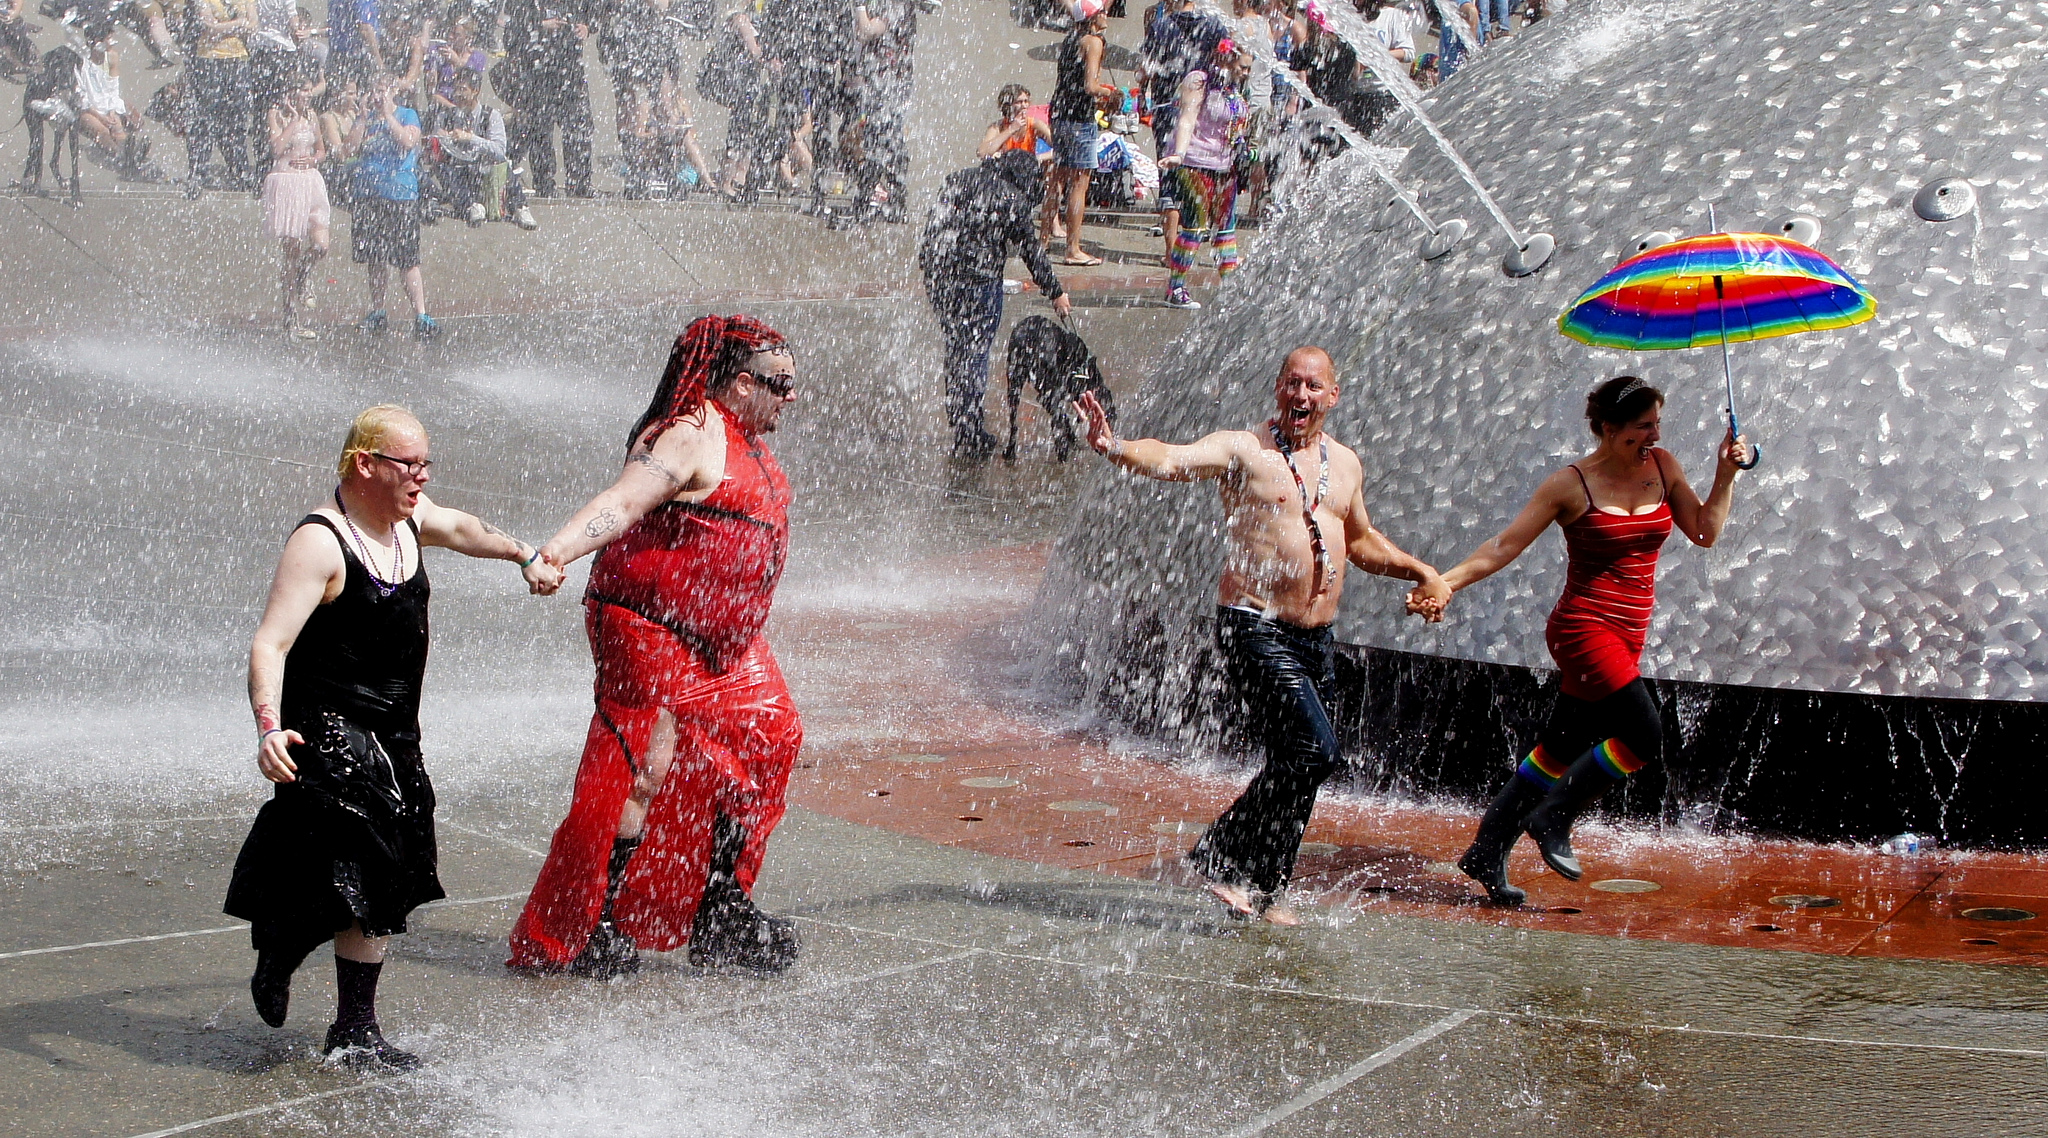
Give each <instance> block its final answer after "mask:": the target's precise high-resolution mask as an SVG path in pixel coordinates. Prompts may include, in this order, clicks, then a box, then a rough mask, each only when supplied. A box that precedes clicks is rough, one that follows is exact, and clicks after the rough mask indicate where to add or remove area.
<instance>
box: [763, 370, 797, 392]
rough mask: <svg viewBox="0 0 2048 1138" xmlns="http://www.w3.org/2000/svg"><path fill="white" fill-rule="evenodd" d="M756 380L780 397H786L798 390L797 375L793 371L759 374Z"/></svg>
mask: <svg viewBox="0 0 2048 1138" xmlns="http://www.w3.org/2000/svg"><path fill="white" fill-rule="evenodd" d="M754 382H755V383H758V384H760V385H761V386H762V387H765V388H767V389H768V390H769V391H770V392H771V393H773V394H774V395H775V396H777V397H778V398H781V397H786V396H788V395H789V393H790V392H792V391H794V390H796V375H795V374H794V373H791V372H786V371H785V372H777V373H776V374H774V375H757V376H755V377H754Z"/></svg>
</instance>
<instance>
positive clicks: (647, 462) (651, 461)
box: [626, 450, 683, 490]
mask: <svg viewBox="0 0 2048 1138" xmlns="http://www.w3.org/2000/svg"><path fill="white" fill-rule="evenodd" d="M626 461H627V462H637V463H639V464H640V465H642V466H644V467H646V468H647V469H649V470H651V471H653V472H654V473H656V474H659V475H661V477H662V478H663V479H664V480H665V481H667V482H668V484H669V485H671V486H673V487H675V488H676V489H678V490H680V489H682V487H683V480H682V479H680V478H677V477H676V472H675V471H673V470H670V469H669V468H668V467H667V466H664V465H662V461H661V460H660V459H658V458H656V457H654V454H653V452H651V451H644V450H643V451H641V452H639V453H638V454H632V455H628V456H627V457H626Z"/></svg>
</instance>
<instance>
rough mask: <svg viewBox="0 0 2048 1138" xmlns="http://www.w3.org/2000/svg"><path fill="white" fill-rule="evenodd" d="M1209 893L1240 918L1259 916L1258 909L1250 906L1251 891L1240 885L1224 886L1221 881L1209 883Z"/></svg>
mask: <svg viewBox="0 0 2048 1138" xmlns="http://www.w3.org/2000/svg"><path fill="white" fill-rule="evenodd" d="M1209 892H1211V893H1214V894H1215V895H1216V899H1217V900H1218V901H1221V902H1223V903H1224V904H1225V905H1228V906H1230V911H1231V912H1233V913H1236V914H1237V915H1238V916H1240V917H1256V916H1258V915H1259V910H1258V907H1257V906H1255V905H1253V904H1252V893H1251V890H1249V889H1246V888H1245V887H1244V886H1242V885H1225V884H1224V883H1222V882H1221V881H1211V882H1209Z"/></svg>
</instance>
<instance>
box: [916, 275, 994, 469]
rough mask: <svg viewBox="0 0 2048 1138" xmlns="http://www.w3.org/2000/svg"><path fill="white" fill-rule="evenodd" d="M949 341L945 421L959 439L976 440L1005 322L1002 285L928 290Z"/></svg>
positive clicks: (943, 286)
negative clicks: (991, 359)
mask: <svg viewBox="0 0 2048 1138" xmlns="http://www.w3.org/2000/svg"><path fill="white" fill-rule="evenodd" d="M929 289H930V293H931V301H932V311H933V312H935V313H937V314H938V317H939V331H940V333H941V334H943V335H944V336H945V338H946V421H947V422H948V423H950V424H952V427H953V435H954V437H955V438H966V437H973V436H975V435H977V434H978V433H979V432H980V431H981V430H983V429H984V428H983V427H982V425H981V424H982V404H983V402H984V401H985V400H986V399H987V398H988V356H989V352H990V351H991V350H992V349H993V348H994V347H995V342H996V328H997V326H998V325H1000V324H1001V323H1002V322H1003V282H1002V281H1001V280H995V281H990V282H988V283H986V284H983V283H980V282H974V283H970V284H960V285H932V286H929Z"/></svg>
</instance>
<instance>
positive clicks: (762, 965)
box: [690, 890, 803, 972]
mask: <svg viewBox="0 0 2048 1138" xmlns="http://www.w3.org/2000/svg"><path fill="white" fill-rule="evenodd" d="M802 947H803V945H802V943H801V941H800V940H799V938H798V937H797V933H796V923H795V922H794V921H791V920H788V919H787V918H784V917H771V916H769V915H768V914H766V913H763V912H762V911H761V910H760V909H759V908H757V907H755V905H754V901H753V898H751V897H748V896H747V895H746V894H745V893H741V892H739V891H738V890H733V891H732V892H731V893H729V894H726V895H723V896H720V897H717V898H714V899H712V900H710V901H708V902H707V903H705V904H702V905H699V906H698V907H697V923H696V924H695V925H694V926H692V928H691V929H690V963H691V964H693V965H695V966H697V967H699V968H717V967H720V966H723V965H730V966H732V967H735V968H745V969H749V970H751V971H754V972H780V971H782V970H783V969H785V968H787V967H789V966H790V965H792V964H795V963H796V958H797V953H798V952H799V951H800V950H801V949H802Z"/></svg>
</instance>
